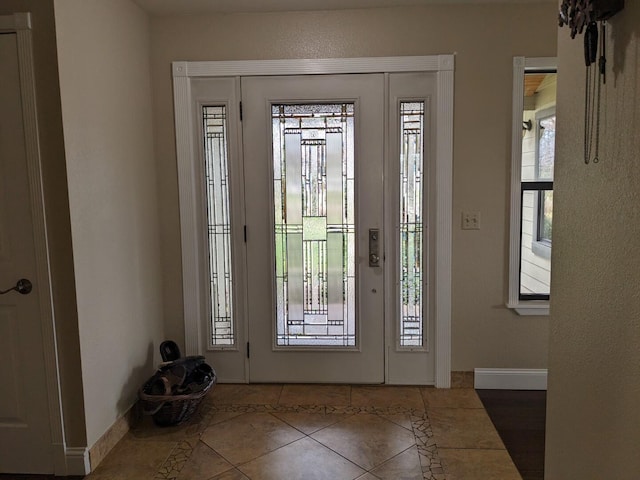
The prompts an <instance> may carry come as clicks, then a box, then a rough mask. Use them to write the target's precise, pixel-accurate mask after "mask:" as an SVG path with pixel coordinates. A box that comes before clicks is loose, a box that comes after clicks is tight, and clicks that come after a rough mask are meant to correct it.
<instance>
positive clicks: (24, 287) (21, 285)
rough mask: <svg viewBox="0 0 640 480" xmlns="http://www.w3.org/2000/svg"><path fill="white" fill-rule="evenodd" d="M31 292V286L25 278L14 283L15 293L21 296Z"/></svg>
mask: <svg viewBox="0 0 640 480" xmlns="http://www.w3.org/2000/svg"><path fill="white" fill-rule="evenodd" d="M31 290H33V284H32V283H31V281H30V280H28V279H26V278H21V279H20V280H18V282H17V283H16V292H18V293H21V294H22V295H27V294H28V293H31Z"/></svg>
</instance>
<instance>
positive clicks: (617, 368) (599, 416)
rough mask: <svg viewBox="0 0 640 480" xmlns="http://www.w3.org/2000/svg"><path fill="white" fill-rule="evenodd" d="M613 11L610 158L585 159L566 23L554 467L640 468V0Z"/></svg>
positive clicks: (582, 473)
mask: <svg viewBox="0 0 640 480" xmlns="http://www.w3.org/2000/svg"><path fill="white" fill-rule="evenodd" d="M625 4H626V6H625V9H624V11H622V12H621V13H620V14H618V16H616V17H614V18H613V19H611V20H610V21H609V22H608V28H609V30H608V31H609V35H610V36H609V38H608V41H607V46H608V53H607V55H608V63H607V65H608V78H607V86H606V89H605V90H604V93H603V99H604V100H603V111H602V119H603V122H602V134H601V135H602V138H601V154H600V156H601V160H600V163H598V164H590V165H585V164H584V162H583V158H582V152H583V148H582V141H583V128H584V126H583V125H584V124H583V118H584V89H583V87H582V86H583V85H584V70H585V68H584V62H583V53H582V37H579V38H576V39H575V40H571V39H570V37H569V32H568V31H567V29H566V28H564V29H560V31H559V40H558V46H559V71H558V109H557V117H558V126H557V139H558V145H557V157H556V177H555V190H554V208H555V211H554V225H555V226H554V232H553V235H554V237H553V245H554V251H553V262H554V264H553V272H552V286H551V298H552V309H553V312H554V316H553V318H554V321H553V322H552V324H551V337H550V357H549V391H548V418H547V437H546V438H547V454H546V466H545V469H546V473H545V478H546V479H548V480H566V479H574V478H576V479H577V478H579V479H584V480H592V479H593V480H597V479H602V478H615V479H616V480H631V479H636V478H638V472H639V471H640V456H639V455H638V445H640V428H639V427H640V408H639V401H640V368H639V365H640V241H639V238H640V208H639V206H640V168H639V166H640V159H639V156H638V153H639V152H640V129H639V125H640V2H636V1H629V2H625Z"/></svg>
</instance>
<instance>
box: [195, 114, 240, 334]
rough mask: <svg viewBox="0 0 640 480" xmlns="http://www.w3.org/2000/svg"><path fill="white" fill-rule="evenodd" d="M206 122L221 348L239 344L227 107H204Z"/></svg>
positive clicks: (215, 325) (212, 279)
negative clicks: (234, 299) (236, 327)
mask: <svg viewBox="0 0 640 480" xmlns="http://www.w3.org/2000/svg"><path fill="white" fill-rule="evenodd" d="M202 121H203V132H204V160H205V175H204V177H205V178H204V182H205V193H206V205H207V240H208V242H207V244H208V249H207V253H208V256H209V265H208V266H209V295H210V296H209V299H210V311H211V320H210V321H211V325H210V332H211V339H210V344H211V345H212V346H214V347H220V346H225V345H233V344H234V343H235V332H234V322H233V302H232V298H233V289H232V288H233V287H232V285H233V272H232V268H231V265H232V263H231V262H232V258H231V215H230V209H229V169H228V167H227V165H228V155H227V129H226V121H227V116H226V107H225V106H224V105H217V106H204V107H202Z"/></svg>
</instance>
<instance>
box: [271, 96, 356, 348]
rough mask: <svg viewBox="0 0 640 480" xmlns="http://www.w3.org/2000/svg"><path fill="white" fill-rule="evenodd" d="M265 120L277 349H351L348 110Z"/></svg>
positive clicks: (286, 112) (302, 109) (276, 110)
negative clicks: (269, 143) (269, 142)
mask: <svg viewBox="0 0 640 480" xmlns="http://www.w3.org/2000/svg"><path fill="white" fill-rule="evenodd" d="M271 115H272V127H273V192H274V195H273V198H274V208H275V211H274V219H275V222H274V224H275V225H274V235H275V279H276V282H275V284H276V325H277V328H276V345H277V346H314V347H318V346H331V347H339V346H343V347H354V346H355V345H356V333H355V332H356V329H355V310H356V306H355V220H354V217H355V209H354V182H355V178H354V148H353V147H354V138H353V136H354V104H353V103H331V104H318V103H314V104H295V105H282V104H281V105H272V107H271Z"/></svg>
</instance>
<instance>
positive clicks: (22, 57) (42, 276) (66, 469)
mask: <svg viewBox="0 0 640 480" xmlns="http://www.w3.org/2000/svg"><path fill="white" fill-rule="evenodd" d="M31 28H32V27H31V14H30V13H14V14H12V15H0V33H15V34H16V38H17V46H18V65H19V69H20V91H21V96H22V98H21V100H22V115H23V122H24V132H25V147H26V160H27V171H28V176H29V195H30V198H29V201H30V202H31V208H32V222H33V224H32V225H33V233H34V242H35V250H36V251H35V254H36V268H37V279H36V282H35V283H36V284H37V285H38V293H39V297H40V305H39V308H40V318H41V325H42V343H43V349H44V368H45V377H46V380H47V384H46V386H44V387H46V391H45V392H44V393H45V394H46V395H47V399H48V404H49V425H50V428H51V449H52V452H53V458H54V465H53V468H54V472H53V473H54V474H56V475H81V474H85V473H88V470H87V468H88V455H87V452H86V449H85V448H67V447H66V443H65V435H64V423H63V417H62V397H61V391H60V374H59V364H58V355H57V343H56V334H55V319H54V313H53V312H54V310H53V295H52V291H51V277H50V269H49V265H50V262H49V244H48V240H47V232H46V223H45V208H44V192H43V186H42V171H41V157H40V141H39V133H38V118H37V109H36V90H35V74H34V62H33V45H32V35H31Z"/></svg>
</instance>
